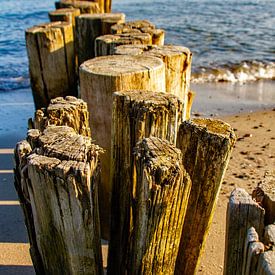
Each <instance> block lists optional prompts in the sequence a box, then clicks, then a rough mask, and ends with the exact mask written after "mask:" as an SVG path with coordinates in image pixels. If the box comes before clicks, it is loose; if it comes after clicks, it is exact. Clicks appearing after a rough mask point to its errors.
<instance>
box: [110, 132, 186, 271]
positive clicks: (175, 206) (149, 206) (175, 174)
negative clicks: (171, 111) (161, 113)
mask: <svg viewBox="0 0 275 275" xmlns="http://www.w3.org/2000/svg"><path fill="white" fill-rule="evenodd" d="M181 158H182V157H181V152H180V150H178V149H177V148H175V146H173V145H171V144H170V143H169V142H168V141H165V140H161V139H158V138H155V137H150V138H146V139H143V140H142V141H141V142H139V143H138V144H137V147H136V149H135V173H134V174H135V176H134V178H133V191H132V196H133V197H132V201H130V202H129V207H132V227H131V234H130V237H129V240H128V245H127V247H125V249H126V251H128V254H127V259H126V265H125V264H124V265H123V264H122V265H121V266H118V268H119V269H118V270H112V269H108V273H109V274H167V275H169V274H174V268H175V261H176V256H177V252H178V247H179V243H180V236H181V230H182V225H183V220H184V216H185V212H186V207H187V200H188V195H189V191H190V186H191V181H190V177H189V175H188V174H187V172H186V171H185V169H184V168H183V165H182V162H181ZM116 264H117V263H116ZM126 270H127V271H126ZM125 271H126V272H125Z"/></svg>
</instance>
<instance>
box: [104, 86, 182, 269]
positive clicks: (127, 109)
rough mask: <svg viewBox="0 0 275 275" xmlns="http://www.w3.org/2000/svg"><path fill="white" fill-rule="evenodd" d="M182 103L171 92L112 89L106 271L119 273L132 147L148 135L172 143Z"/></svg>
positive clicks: (128, 204)
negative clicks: (109, 202)
mask: <svg viewBox="0 0 275 275" xmlns="http://www.w3.org/2000/svg"><path fill="white" fill-rule="evenodd" d="M182 112H183V105H182V102H181V101H180V100H179V99H178V98H177V97H175V96H173V95H168V94H164V93H155V92H150V91H125V92H116V93H114V97H113V115H112V147H111V181H112V205H111V236H110V242H109V256H108V261H109V264H108V266H109V270H110V272H111V273H113V274H122V273H123V272H122V271H121V270H120V267H121V266H122V265H124V268H125V261H126V253H127V249H126V248H127V246H128V241H129V237H130V228H131V221H130V220H131V209H132V205H131V200H132V194H133V183H132V176H133V163H134V156H133V150H134V147H135V146H136V143H137V142H138V141H139V140H141V139H143V138H145V137H150V136H155V137H159V138H162V139H166V140H168V141H169V142H171V143H174V144H175V143H176V137H177V131H178V127H179V125H180V123H181V121H182Z"/></svg>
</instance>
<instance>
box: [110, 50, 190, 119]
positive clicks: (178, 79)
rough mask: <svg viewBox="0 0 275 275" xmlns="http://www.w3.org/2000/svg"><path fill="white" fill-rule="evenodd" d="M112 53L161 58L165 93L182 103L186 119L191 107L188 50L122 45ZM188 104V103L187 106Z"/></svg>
mask: <svg viewBox="0 0 275 275" xmlns="http://www.w3.org/2000/svg"><path fill="white" fill-rule="evenodd" d="M114 53H115V54H124V55H126V54H129V55H140V54H142V55H146V56H155V57H158V58H161V59H162V61H163V62H164V64H165V80H166V92H167V93H171V94H174V95H176V96H178V97H179V98H180V99H181V100H183V101H184V103H185V113H184V117H187V113H190V109H191V106H190V105H192V102H191V101H189V100H188V93H189V90H190V79H191V61H192V53H191V52H190V50H189V49H188V48H185V47H181V46H174V45H164V46H154V45H153V46H150V45H122V46H118V47H116V49H115V52H114ZM188 102H190V103H189V104H188ZM188 105H189V107H188V108H187V106H188Z"/></svg>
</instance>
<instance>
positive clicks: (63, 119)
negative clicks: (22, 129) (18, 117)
mask: <svg viewBox="0 0 275 275" xmlns="http://www.w3.org/2000/svg"><path fill="white" fill-rule="evenodd" d="M49 125H56V126H69V127H72V128H73V129H74V130H75V131H76V132H77V133H78V134H80V135H83V136H88V137H90V136H91V131H90V127H89V112H88V107H87V103H86V102H84V101H83V100H82V99H77V98H76V97H73V96H66V97H65V98H63V97H57V98H55V99H52V100H51V102H50V104H49V106H48V107H47V108H43V109H39V110H37V111H36V112H35V116H34V119H33V122H32V125H31V128H35V129H38V130H39V131H41V132H43V131H44V130H45V129H46V128H47V127H48V126H49Z"/></svg>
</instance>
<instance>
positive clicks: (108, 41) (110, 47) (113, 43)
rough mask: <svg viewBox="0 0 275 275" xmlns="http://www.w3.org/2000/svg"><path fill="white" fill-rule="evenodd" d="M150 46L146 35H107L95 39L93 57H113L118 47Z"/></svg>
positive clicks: (149, 39)
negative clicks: (130, 45)
mask: <svg viewBox="0 0 275 275" xmlns="http://www.w3.org/2000/svg"><path fill="white" fill-rule="evenodd" d="M129 44H134V45H140V44H144V45H151V44H152V37H151V36H150V34H148V33H123V34H109V35H103V36H99V37H97V39H96V40H95V55H96V56H103V55H113V54H115V49H116V47H117V46H120V45H129Z"/></svg>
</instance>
